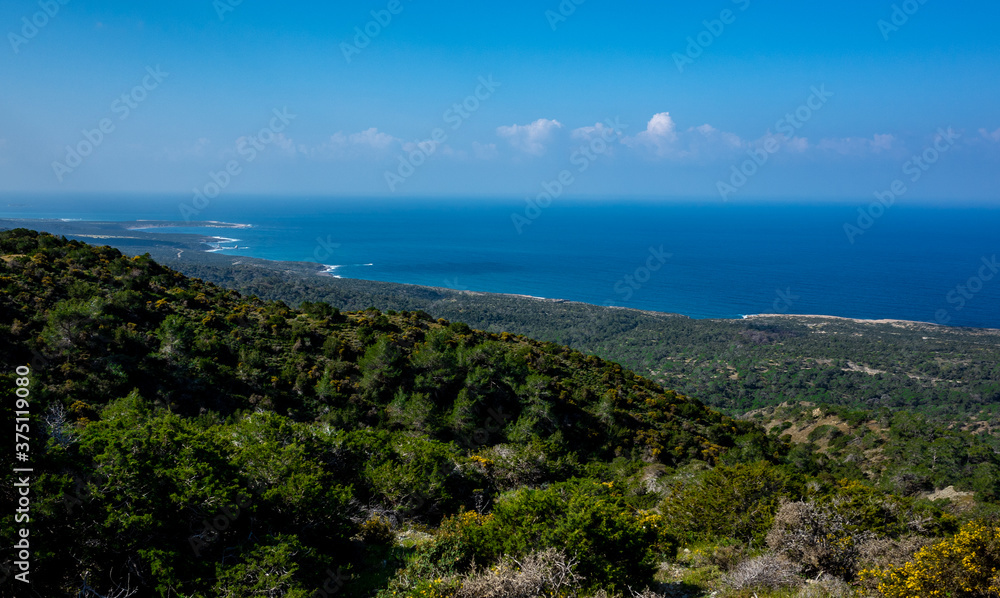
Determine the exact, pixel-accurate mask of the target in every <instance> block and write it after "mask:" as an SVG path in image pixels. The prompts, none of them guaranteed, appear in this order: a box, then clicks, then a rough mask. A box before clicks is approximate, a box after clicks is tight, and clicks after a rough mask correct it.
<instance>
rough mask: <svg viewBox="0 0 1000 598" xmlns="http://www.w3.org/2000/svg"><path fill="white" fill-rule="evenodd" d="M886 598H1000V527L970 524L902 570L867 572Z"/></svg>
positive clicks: (922, 552)
mask: <svg viewBox="0 0 1000 598" xmlns="http://www.w3.org/2000/svg"><path fill="white" fill-rule="evenodd" d="M861 579H862V580H865V581H873V582H875V583H876V584H877V587H878V591H879V592H880V593H881V594H882V595H883V596H886V598H933V597H936V596H941V597H955V598H958V597H965V596H967V597H970V598H971V597H980V596H981V597H984V598H985V597H989V598H995V597H997V596H1000V525H998V524H995V523H994V524H987V523H984V522H981V521H975V522H971V523H968V524H966V525H964V526H962V528H961V529H960V530H959V532H958V533H957V534H955V535H954V536H952V537H951V538H948V539H947V540H944V541H941V542H938V543H936V544H932V545H930V546H926V547H924V548H922V549H921V550H919V551H918V552H917V553H916V554H915V555H913V559H912V560H911V561H909V562H907V563H906V564H904V565H902V566H900V567H886V568H883V569H867V570H864V571H862V572H861Z"/></svg>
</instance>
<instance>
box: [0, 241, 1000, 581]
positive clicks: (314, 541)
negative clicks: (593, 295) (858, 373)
mask: <svg viewBox="0 0 1000 598" xmlns="http://www.w3.org/2000/svg"><path fill="white" fill-rule="evenodd" d="M0 345H2V350H0V355H2V370H0V371H2V372H3V384H5V385H6V387H7V388H11V389H14V388H26V389H27V393H24V392H22V393H21V395H22V396H23V395H25V394H27V398H26V399H25V401H24V404H23V405H22V406H19V407H18V409H22V407H23V410H27V411H30V414H31V416H30V418H29V419H30V422H29V424H30V425H29V426H28V427H27V428H26V429H27V435H28V437H29V439H28V444H29V447H28V448H27V449H24V448H18V449H17V450H18V451H19V452H23V453H24V454H26V455H27V459H26V460H25V461H23V462H22V463H21V466H22V467H31V468H32V469H33V473H32V474H31V478H32V479H31V497H32V499H31V505H30V521H29V522H27V523H25V522H23V521H15V520H14V519H13V518H10V517H8V518H5V519H4V524H3V532H4V536H5V537H8V538H14V537H17V536H18V534H21V535H22V537H23V532H21V530H22V529H30V539H31V541H30V553H31V555H30V560H31V581H32V584H31V586H30V592H31V593H27V594H25V593H23V592H22V593H20V594H17V595H37V596H63V595H83V596H91V595H100V596H111V595H113V596H129V595H135V596H192V597H194V596H232V597H234V598H235V597H245V596H269V597H270V596H274V597H277V596H291V597H305V596H324V595H325V596H330V595H333V594H338V595H343V596H371V595H380V596H383V597H385V598H388V597H389V596H494V595H495V596H531V595H545V596H553V595H559V596H597V595H602V594H600V592H603V591H607V592H610V593H611V594H615V593H618V594H621V593H624V594H625V595H630V594H629V592H631V591H632V590H630V588H632V589H634V590H635V592H638V591H639V590H640V588H644V587H649V588H651V590H650V591H649V592H650V593H652V592H658V593H659V594H657V595H667V594H670V595H698V594H699V593H702V592H707V591H710V590H717V591H721V592H724V593H725V594H724V595H731V596H737V595H749V594H745V592H746V591H754V592H757V591H759V592H765V591H768V592H784V593H782V594H773V595H775V596H777V595H794V592H798V591H799V589H800V588H804V587H805V586H804V584H805V581H804V580H805V579H806V578H807V577H808V578H810V579H812V578H817V577H823V576H826V577H827V578H829V579H830V580H837V582H836V583H840V584H845V583H850V584H854V586H852V587H854V588H856V589H859V590H864V591H875V589H874V588H876V587H877V585H878V581H877V579H876V578H877V577H878V575H881V574H882V573H879V571H881V570H882V569H881V568H884V567H890V568H891V567H893V566H895V565H902V564H903V563H904V562H905V561H906V560H907V559H911V558H917V557H919V556H920V555H919V554H917V555H916V556H914V551H916V550H917V549H918V548H920V547H921V546H924V545H925V544H928V543H930V542H936V541H938V539H939V538H947V537H950V535H951V534H953V533H955V532H956V531H957V530H958V527H959V525H962V524H963V520H970V521H972V520H973V519H975V520H976V521H977V522H979V523H969V524H967V527H966V529H965V531H963V532H962V533H965V534H969V533H972V532H970V531H969V530H970V529H971V528H968V526H969V525H979V526H984V525H985V526H986V527H985V528H982V529H985V530H986V532H982V530H981V529H980V528H976V529H975V530H973V531H976V530H979V531H978V532H976V533H980V532H981V533H984V534H986V535H985V536H984V537H985V538H986V539H987V540H989V539H990V538H993V539H996V538H995V536H996V534H995V530H994V531H992V532H991V531H990V530H992V529H993V528H990V527H989V525H991V524H990V523H988V521H989V520H988V519H984V517H987V516H988V514H989V512H990V509H991V506H990V503H989V502H988V501H990V500H992V498H993V497H992V495H990V494H989V492H979V496H978V498H979V499H980V502H979V503H978V504H973V505H971V506H967V507H966V508H964V510H958V509H953V508H950V507H949V505H948V503H947V502H939V503H932V502H930V501H927V500H924V499H921V498H918V497H916V496H903V495H900V494H894V493H892V492H887V491H886V489H885V488H878V487H877V486H876V485H875V484H873V483H872V482H871V481H869V480H867V478H866V476H865V471H864V470H863V468H861V467H859V466H857V465H853V466H852V465H851V461H850V460H848V459H846V458H844V459H843V460H837V459H835V458H833V457H830V456H828V455H826V454H825V453H819V452H816V451H814V450H813V449H812V448H810V447H809V446H804V445H798V446H793V445H792V444H790V443H789V442H787V439H786V440H782V439H781V438H780V436H781V432H782V430H781V429H778V428H777V427H772V431H771V432H768V431H767V430H765V428H763V427H761V426H760V425H758V424H755V423H751V422H749V421H744V420H739V419H733V418H731V417H729V416H726V415H722V414H720V413H718V412H716V411H713V410H712V409H710V408H708V407H706V406H705V405H703V404H702V403H701V402H699V401H698V400H695V399H692V398H689V397H686V396H684V395H682V394H679V393H677V392H674V391H671V390H667V389H665V388H663V387H662V386H660V385H659V384H658V383H656V382H653V381H650V380H649V379H646V378H642V377H639V376H637V375H635V374H633V373H632V372H630V371H628V370H627V369H624V368H622V367H621V366H619V365H617V364H615V363H612V362H609V361H604V360H602V359H600V358H598V357H595V356H593V355H585V354H584V353H581V352H579V351H575V350H572V349H569V348H567V347H564V346H560V345H556V344H553V343H546V342H538V341H534V340H531V339H528V338H525V337H523V336H517V335H512V334H509V333H496V332H481V331H476V330H473V329H472V328H470V327H469V326H467V325H465V324H462V323H450V322H448V321H445V320H434V319H433V318H432V317H431V316H430V315H428V314H427V313H425V312H422V311H400V312H395V311H386V312H385V313H382V312H380V311H378V310H374V309H371V310H364V311H357V312H341V311H339V310H338V309H337V308H336V307H332V306H331V305H329V304H327V303H315V302H305V303H303V304H302V305H301V306H300V308H299V309H292V308H290V307H288V306H287V305H286V304H284V303H281V302H270V301H263V300H259V299H256V298H253V297H250V298H247V297H244V296H241V295H240V294H238V293H237V292H235V291H232V290H225V289H222V288H219V287H216V286H214V285H212V284H208V283H205V282H202V281H200V280H197V279H192V278H187V277H185V276H183V275H181V274H179V273H178V272H175V271H173V270H170V269H168V268H165V267H163V266H160V265H159V264H157V263H156V262H154V261H152V260H151V259H149V258H148V257H135V258H130V257H127V256H124V255H122V254H121V253H119V252H118V251H117V250H115V249H111V248H109V247H98V248H95V247H92V246H89V245H86V244H84V243H80V242H73V241H66V240H65V239H60V238H57V237H53V236H50V235H46V234H38V233H34V232H31V231H26V230H14V231H8V232H4V233H0ZM10 413H11V415H10V416H9V417H10V418H11V419H13V412H12V411H11V412H10ZM998 458H1000V457H998V456H997V454H996V451H995V450H992V449H990V447H989V446H985V447H984V448H983V450H982V451H979V452H977V453H975V454H972V455H966V456H965V462H964V463H963V464H957V463H956V464H954V467H956V468H957V467H965V466H968V467H979V466H981V465H984V464H985V465H991V466H993V467H995V466H996V463H997V460H998ZM956 471H958V470H956ZM16 475H17V474H15V473H13V472H12V470H11V469H8V473H6V474H5V480H4V486H3V488H4V490H3V492H4V495H5V498H6V499H7V500H8V501H10V502H11V503H13V502H14V499H15V498H16V496H15V486H14V484H15V482H16V481H17V479H15V476H16ZM18 479H19V478H18ZM933 481H936V480H933ZM875 482H878V480H875ZM984 489H985V490H988V489H989V486H988V484H987V485H986V486H984ZM984 501H985V502H984ZM983 522H985V523H983ZM990 534H993V535H992V536H991V535H990ZM955 537H956V538H958V540H955V541H959V540H961V541H964V540H962V538H964V536H962V535H961V534H960V535H959V536H955ZM976 537H978V536H976ZM887 546H895V547H897V548H898V549H893V550H888V548H886V547H887ZM963 546H964V545H963ZM977 546H978V545H977ZM879 547H882V548H879ZM907 547H909V548H907ZM678 549H680V551H679V552H678ZM967 550H973V549H967V548H962V550H957V551H952V552H950V553H949V554H959V555H960V556H963V555H964V554H965V552H963V551H967ZM990 550H992V549H990V548H989V547H986V548H984V549H981V550H979V552H978V553H976V554H979V555H980V557H977V558H987V559H989V558H994V556H996V555H995V554H994V553H991V552H990ZM890 553H891V554H890ZM991 555H993V556H991ZM761 559H764V560H763V561H762V560H761ZM768 559H770V560H768ZM13 561H14V559H11V561H9V562H8V563H7V564H5V565H4V572H3V573H0V577H2V578H3V581H2V582H0V583H2V585H0V590H3V591H6V590H8V589H10V588H14V589H15V590H18V591H20V590H22V589H23V587H24V586H20V585H16V584H19V583H21V582H19V581H18V580H17V579H16V578H13V576H14V574H16V573H17V572H18V566H17V564H16V563H15V562H13ZM989 562H991V561H987V564H988V563H989ZM761 563H764V564H765V565H766V567H765V568H767V567H770V568H771V569H774V571H778V572H779V573H780V575H779V576H778V577H781V579H780V580H779V579H778V577H774V578H773V579H772V578H767V579H764V578H761V577H759V576H758V577H753V576H751V578H750V579H751V580H750V581H749V582H748V581H747V580H746V579H745V578H746V571H747V570H748V569H747V568H748V567H749V568H751V569H752V568H753V567H758V566H761ZM976 566H977V567H978V566H979V564H978V561H977V562H976ZM984 566H985V565H984ZM771 569H769V570H771ZM865 570H870V571H871V570H876V572H875V573H864V571H865ZM775 575H777V573H775ZM885 575H887V576H889V577H891V575H890V571H889V570H886V572H885ZM741 576H742V577H741ZM782 576H783V577H782ZM873 576H874V577H873ZM889 577H887V578H886V579H888V578H889ZM754 580H757V581H754ZM761 580H763V581H761ZM776 580H777V581H776ZM758 582H759V583H758ZM836 583H834V582H833V581H831V582H830V584H832V585H830V588H831V589H830V590H829V591H830V592H833V591H839V590H836V588H837V587H840V586H837V585H836ZM987 583H990V582H989V581H988V580H987ZM754 584H756V585H754ZM845 587H846V586H845ZM984 587H985V586H984ZM823 591H827V590H823ZM852 591H853V590H852ZM886 591H889V590H888V589H887V590H886ZM491 592H492V593H491ZM498 592H500V593H498ZM503 592H506V593H503ZM741 592H743V593H741ZM789 592H792V593H789ZM650 595H652V594H650ZM764 595H771V594H763V593H762V594H761V596H764ZM830 595H832V594H830ZM887 595H889V594H887ZM984 595H985V594H984Z"/></svg>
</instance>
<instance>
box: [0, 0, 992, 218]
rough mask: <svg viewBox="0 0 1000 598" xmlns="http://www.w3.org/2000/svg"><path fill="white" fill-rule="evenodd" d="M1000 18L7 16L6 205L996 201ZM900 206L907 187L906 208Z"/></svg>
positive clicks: (391, 3) (153, 7)
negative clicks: (155, 198) (78, 196)
mask: <svg viewBox="0 0 1000 598" xmlns="http://www.w3.org/2000/svg"><path fill="white" fill-rule="evenodd" d="M998 18H1000V6H998V5H996V4H987V3H978V2H977V3H972V5H967V4H963V5H953V4H946V3H943V2H934V1H928V0H922V1H921V0H908V1H906V2H895V3H894V2H876V3H866V2H861V1H859V0H855V1H849V2H843V3H839V4H823V5H818V6H808V7H803V6H800V5H798V4H797V3H792V2H788V1H782V2H776V3H770V4H765V3H758V2H756V1H754V0H725V1H721V0H720V1H718V2H712V3H695V4H687V5H682V6H648V5H643V6H632V5H614V6H612V5H609V4H606V3H601V2H598V1H596V0H591V1H585V0H577V1H576V2H574V1H573V0H563V1H562V2H559V1H557V0H551V1H549V2H543V3H527V2H513V3H508V4H506V5H504V6H503V7H497V8H494V7H475V6H470V5H466V4H464V3H463V4H459V3H456V2H438V3H434V4H430V3H420V2H412V1H411V0H374V1H370V2H363V3H355V4H352V5H350V6H326V5H320V6H318V5H314V4H311V3H307V4H301V5H294V4H292V5H289V4H285V5H281V6H276V5H274V4H271V3H260V2H257V3H255V2H247V1H239V0H216V1H214V2H213V1H210V0H199V1H197V2H193V1H187V0H185V1H180V2H176V3H172V4H169V5H166V4H149V5H143V4H133V3H125V2H110V1H98V2H89V3H84V2H71V1H69V0H42V1H40V2H39V1H28V0H12V1H10V2H6V3H4V5H3V6H2V7H0V29H2V31H3V32H4V33H5V34H6V35H5V41H6V47H5V48H4V49H3V50H2V51H0V72H2V75H0V77H2V80H3V82H4V85H3V86H2V88H0V102H2V103H3V105H4V106H5V110H4V111H3V113H2V115H0V193H3V194H16V193H95V192H99V193H104V192H107V193H177V194H191V193H192V192H193V190H195V189H199V190H203V191H205V190H208V191H213V192H214V191H215V188H214V187H212V185H215V186H217V187H218V192H219V193H225V194H227V195H238V194H248V193H253V194H270V193H282V194H299V195H326V196H344V195H365V196H386V197H407V196H455V195H470V196H517V197H520V196H534V195H537V194H539V193H543V192H548V193H550V194H551V195H554V196H559V197H562V196H565V197H587V196H592V197H665V198H671V197H689V198H704V199H706V200H721V199H726V200H728V201H744V200H752V199H755V198H797V199H800V200H807V201H808V200H812V201H820V200H830V199H837V198H863V199H867V200H870V199H872V194H873V193H876V192H879V193H884V192H886V191H889V190H891V189H893V185H894V183H896V182H899V183H900V185H901V186H896V191H895V192H894V193H893V195H894V196H895V197H902V198H905V200H906V202H913V203H948V202H956V203H974V204H980V205H991V206H996V205H1000V197H998V195H997V193H996V184H997V182H998V181H997V172H1000V168H998V166H1000V102H998V99H1000V98H998V95H1000V94H998V92H1000V78H998V77H997V75H998V72H1000V69H998V61H997V58H996V57H997V56H998V55H1000V38H998V37H997V36H996V33H995V23H996V22H997V21H998ZM901 189H902V192H899V190H901Z"/></svg>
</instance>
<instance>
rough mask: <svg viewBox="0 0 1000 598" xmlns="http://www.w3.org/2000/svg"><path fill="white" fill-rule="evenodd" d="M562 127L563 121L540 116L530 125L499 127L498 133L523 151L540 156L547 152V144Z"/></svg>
mask: <svg viewBox="0 0 1000 598" xmlns="http://www.w3.org/2000/svg"><path fill="white" fill-rule="evenodd" d="M561 128H562V123H560V122H559V121H557V120H549V119H547V118H540V119H538V120H536V121H535V122H533V123H531V124H528V125H511V126H509V127H497V135H499V136H500V137H503V138H505V139H506V140H507V141H508V142H509V143H510V144H511V145H512V146H513V147H515V148H517V149H519V150H521V151H522V152H525V153H528V154H533V155H536V156H540V155H542V154H544V153H545V145H546V144H547V143H548V142H549V141H550V140H551V139H552V134H553V133H554V132H555V131H557V130H559V129H561Z"/></svg>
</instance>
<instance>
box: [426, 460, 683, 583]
mask: <svg viewBox="0 0 1000 598" xmlns="http://www.w3.org/2000/svg"><path fill="white" fill-rule="evenodd" d="M546 548H560V549H565V550H568V552H569V554H570V555H571V556H573V557H574V558H577V559H579V564H578V565H577V572H578V573H579V574H580V575H582V576H583V577H584V578H585V579H586V582H585V584H586V585H587V586H588V587H591V588H607V589H617V590H619V591H620V590H624V588H625V587H626V586H633V587H642V586H644V585H648V584H650V583H651V582H652V579H653V573H654V572H655V569H656V563H658V562H659V561H660V560H661V558H663V557H668V558H669V557H672V556H673V555H674V553H675V551H676V542H675V541H674V540H673V538H672V537H671V536H669V534H667V533H666V532H665V531H664V526H663V519H662V518H661V517H660V516H659V515H655V514H650V513H646V512H643V511H636V510H634V509H632V508H631V507H629V506H628V505H627V504H626V502H625V500H624V498H623V496H622V495H621V494H620V493H619V492H618V491H617V490H616V489H615V488H614V487H613V484H610V483H600V482H595V481H593V480H588V479H573V480H570V481H568V482H563V483H559V484H554V485H552V486H550V487H549V488H546V489H543V490H532V489H525V490H521V491H519V492H516V493H513V494H511V495H508V496H506V497H504V498H503V499H501V500H499V501H498V502H497V504H496V506H495V509H494V511H493V512H492V513H490V514H488V515H479V514H476V513H474V512H464V513H462V514H460V515H457V516H455V517H452V518H449V519H447V520H445V521H444V522H443V523H442V526H441V532H440V534H439V536H438V538H437V540H436V541H435V542H434V543H433V544H432V545H430V546H429V547H428V548H427V550H426V551H425V554H424V555H422V556H423V558H424V559H425V560H427V561H429V562H431V563H434V564H436V565H437V566H438V567H439V568H441V569H443V570H446V571H448V572H452V573H454V572H463V571H465V570H468V568H469V567H471V566H472V564H473V562H475V563H476V564H479V565H483V564H487V563H495V562H497V561H498V560H499V559H500V558H501V557H502V556H504V555H508V556H514V557H520V556H525V555H528V554H531V553H532V552H535V551H537V550H541V549H546Z"/></svg>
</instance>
